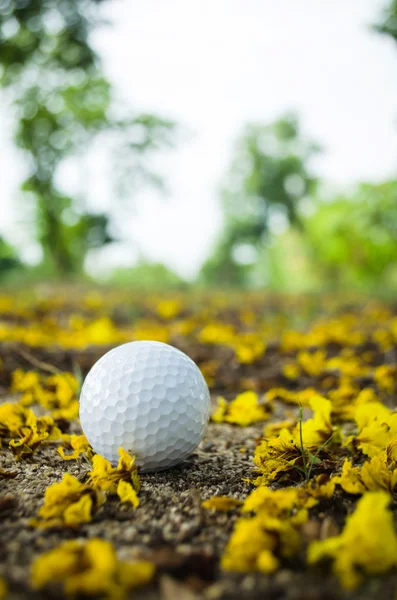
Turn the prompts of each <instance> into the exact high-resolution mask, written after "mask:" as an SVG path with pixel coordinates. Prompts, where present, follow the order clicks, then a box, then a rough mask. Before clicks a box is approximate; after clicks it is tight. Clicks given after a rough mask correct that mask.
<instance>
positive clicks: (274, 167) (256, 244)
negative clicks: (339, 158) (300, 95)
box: [200, 115, 318, 286]
mask: <svg viewBox="0 0 397 600" xmlns="http://www.w3.org/2000/svg"><path fill="white" fill-rule="evenodd" d="M317 151H318V147H317V146H316V145H314V144H312V143H311V142H308V141H307V140H306V139H305V138H304V137H302V135H301V132H300V128H299V124H298V120H297V118H296V117H294V116H290V115H287V116H285V117H284V118H282V119H279V120H277V121H276V122H274V123H271V124H269V125H259V124H251V125H248V126H247V127H246V129H245V131H244V132H243V134H242V136H241V137H240V138H239V139H238V141H237V145H236V151H235V156H234V159H233V161H232V165H231V169H230V172H229V175H228V177H227V180H226V185H225V187H224V189H223V191H222V200H223V207H224V219H225V225H224V230H223V232H222V234H221V237H220V239H219V241H218V244H217V246H216V248H215V250H214V253H213V255H212V256H211V257H210V258H209V260H208V261H207V262H206V263H205V264H204V266H203V269H202V271H201V274H200V279H201V280H202V281H204V282H205V283H219V282H223V283H229V284H230V285H237V286H241V285H248V284H249V283H250V280H251V276H250V273H251V268H250V261H249V259H248V258H247V260H246V259H244V256H243V257H242V258H241V256H240V258H239V254H240V255H241V254H243V255H244V251H245V254H246V255H247V254H248V252H247V251H249V249H250V248H251V255H252V257H254V256H255V252H257V251H258V250H259V251H260V250H261V248H262V247H263V245H264V243H266V241H267V239H268V238H269V235H270V233H271V231H272V229H273V228H274V226H277V225H280V224H281V225H285V226H288V224H293V225H295V226H299V225H300V216H299V204H300V202H301V201H302V199H304V198H305V197H306V196H307V195H309V194H312V193H314V191H315V188H316V184H317V180H316V179H315V178H314V177H313V176H312V174H311V172H310V169H309V166H308V161H309V160H310V158H311V156H312V155H313V154H314V153H315V152H317ZM240 250H242V251H243V252H239V251H240ZM252 262H255V258H253V260H252Z"/></svg>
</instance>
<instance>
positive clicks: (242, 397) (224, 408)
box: [212, 391, 269, 427]
mask: <svg viewBox="0 0 397 600" xmlns="http://www.w3.org/2000/svg"><path fill="white" fill-rule="evenodd" d="M268 418H269V408H268V407H267V406H264V405H263V404H260V403H259V400H258V395H257V394H256V393H255V392H251V391H248V392H243V393H242V394H239V395H238V396H237V397H236V398H235V399H234V400H232V401H231V402H226V400H224V398H218V406H217V408H216V409H215V411H214V413H213V414H212V420H213V421H214V422H215V423H231V424H233V425H240V426H241V427H247V426H248V425H252V424H253V423H257V422H258V421H265V420H266V419H268Z"/></svg>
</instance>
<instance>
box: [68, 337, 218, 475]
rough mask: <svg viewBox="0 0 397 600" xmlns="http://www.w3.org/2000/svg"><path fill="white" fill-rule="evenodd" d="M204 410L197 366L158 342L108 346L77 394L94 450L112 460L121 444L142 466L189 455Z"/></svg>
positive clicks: (168, 463)
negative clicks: (78, 394) (107, 350)
mask: <svg viewBox="0 0 397 600" xmlns="http://www.w3.org/2000/svg"><path fill="white" fill-rule="evenodd" d="M209 409H210V395H209V391H208V387H207V384H206V382H205V380H204V377H203V375H202V374H201V371H200V369H199V368H198V367H197V365H196V364H195V363H194V362H193V361H192V360H191V359H190V358H189V357H188V356H186V354H184V353H183V352H181V351H180V350H177V349H176V348H173V347H172V346H169V345H167V344H163V343H161V342H149V341H139V342H130V343H128V344H123V345H122V346H118V347H117V348H114V349H113V350H110V352H107V353H106V354H105V355H104V356H102V358H100V359H99V360H98V362H96V363H95V365H94V366H93V367H92V369H91V371H90V372H89V373H88V375H87V377H86V379H85V381H84V384H83V387H82V390H81V396H80V421H81V426H82V428H83V431H84V434H85V436H86V437H87V439H88V441H89V442H90V444H91V446H92V447H93V449H94V450H95V452H97V453H98V454H101V455H102V456H104V457H105V458H107V459H108V460H109V461H110V462H111V463H113V464H115V463H117V461H118V459H119V455H118V450H119V448H120V447H121V448H124V450H126V451H127V452H129V453H130V454H135V456H136V458H137V464H138V465H139V466H141V468H142V470H143V471H159V470H162V469H167V468H168V467H172V466H173V465H176V464H177V463H179V462H181V461H182V460H183V459H184V458H186V457H187V456H188V455H189V454H191V453H192V452H193V450H194V449H195V448H196V447H197V446H198V444H199V443H200V441H201V439H202V437H203V435H204V432H205V429H206V425H207V421H208V417H209Z"/></svg>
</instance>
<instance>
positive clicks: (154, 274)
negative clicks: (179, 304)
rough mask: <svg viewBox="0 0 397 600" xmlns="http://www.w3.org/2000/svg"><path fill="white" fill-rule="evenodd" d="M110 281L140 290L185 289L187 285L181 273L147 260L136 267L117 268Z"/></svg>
mask: <svg viewBox="0 0 397 600" xmlns="http://www.w3.org/2000/svg"><path fill="white" fill-rule="evenodd" d="M110 281H111V282H112V283H116V284H120V285H126V286H129V287H132V288H135V289H138V290H143V289H146V290H151V289H183V288H184V287H186V285H187V284H186V282H185V281H184V280H183V279H182V278H181V277H179V275H177V274H176V273H174V271H172V270H171V269H169V268H168V267H166V266H165V265H163V264H162V263H151V262H147V261H145V260H143V261H141V262H140V263H139V264H137V265H136V266H135V267H130V268H119V269H116V270H115V271H114V272H113V275H112V278H111V280H110Z"/></svg>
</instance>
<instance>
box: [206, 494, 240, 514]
mask: <svg viewBox="0 0 397 600" xmlns="http://www.w3.org/2000/svg"><path fill="white" fill-rule="evenodd" d="M241 505H242V501H241V500H237V499H236V498H229V496H213V497H212V498H209V499H208V500H204V502H203V503H202V506H203V508H207V509H213V510H222V511H225V512H227V511H229V510H233V508H236V507H237V506H241Z"/></svg>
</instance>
